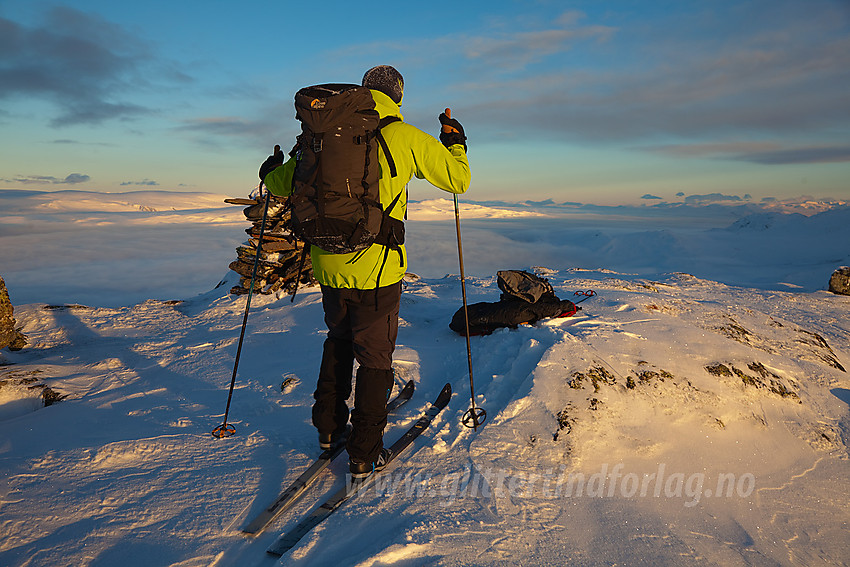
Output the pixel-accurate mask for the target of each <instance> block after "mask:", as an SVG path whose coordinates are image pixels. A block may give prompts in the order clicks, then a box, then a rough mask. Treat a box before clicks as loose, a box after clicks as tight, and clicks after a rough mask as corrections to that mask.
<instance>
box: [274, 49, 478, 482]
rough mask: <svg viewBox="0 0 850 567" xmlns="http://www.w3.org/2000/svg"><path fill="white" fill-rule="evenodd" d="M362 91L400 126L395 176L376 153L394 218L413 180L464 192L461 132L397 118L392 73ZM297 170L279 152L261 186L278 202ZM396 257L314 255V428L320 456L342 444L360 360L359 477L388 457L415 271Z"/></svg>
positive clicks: (392, 135) (391, 138)
mask: <svg viewBox="0 0 850 567" xmlns="http://www.w3.org/2000/svg"><path fill="white" fill-rule="evenodd" d="M362 85H363V86H364V87H367V88H369V89H370V91H371V93H372V97H373V99H374V101H375V109H376V110H377V111H378V113H379V115H380V118H382V119H383V118H385V117H397V118H398V119H399V120H398V121H395V122H392V123H390V124H388V125H386V126H384V127H383V128H382V129H381V133H382V135H383V137H384V139H385V140H386V143H387V147H388V149H389V153H390V155H391V156H392V159H393V161H394V162H395V168H396V173H397V175H396V176H395V177H391V176H390V175H389V174H388V172H389V171H390V168H389V165H388V160H387V156H386V155H384V152H383V150H382V149H379V150H378V161H379V164H380V171H381V177H380V181H379V188H380V201H381V205H382V206H383V208H384V209H385V210H386V209H388V208H389V207H390V205H391V204H392V203H393V201H396V203H395V205H393V206H392V209H391V210H390V213H389V214H390V216H392V217H393V218H395V219H398V220H399V221H401V220H403V219H404V218H405V216H406V210H407V194H406V191H405V187H406V185H407V183H408V181H410V179H411V178H413V177H414V176H416V177H417V178H419V179H426V180H427V181H429V182H430V183H431V184H433V185H434V186H436V187H438V188H439V189H442V190H444V191H448V192H450V193H463V192H465V191H466V190H467V188H468V187H469V181H470V171H469V162H468V161H467V159H466V143H465V140H466V137H465V135H464V132H463V127H462V126H461V125H460V123H459V122H458V121H457V120H455V119H452V118H450V117H448V116H446V115H445V114H441V115H440V122H441V124H442V131H441V133H440V141H437V139H435V138H434V137H433V136H431V135H429V134H426V133H425V132H423V131H421V130H419V129H418V128H415V127H414V126H411V125H409V124H406V123H404V122H403V121H402V120H403V118H402V116H401V112H400V111H399V107H400V106H401V102H402V98H403V96H404V79H403V78H402V76H401V74H400V73H399V72H398V71H397V70H396V69H395V68H393V67H391V66H389V65H379V66H377V67H373V68H372V69H369V70H368V71H367V72H366V74H365V75H364V76H363V81H362ZM294 169H295V159H294V158H293V159H290V160H289V161H287V163H286V164H283V154H282V153H279V152H276V153H275V155H272V156H269V158H268V159H267V160H266V162H265V163H264V164H263V166H262V167H261V168H260V179H262V180H263V181H264V182H265V184H266V187H267V188H268V189H269V191H271V192H272V193H273V194H275V195H289V194H290V193H291V190H292V176H293V172H294ZM385 222H386V221H385ZM391 248H392V249H391V250H389V249H388V248H387V246H384V245H382V244H378V243H375V244H372V245H371V246H370V247H369V248H367V249H366V250H363V251H361V252H356V253H351V254H332V253H329V252H326V251H324V250H322V249H320V248H317V247H316V246H313V247H311V249H310V256H311V258H312V263H313V274H314V276H315V277H316V279H317V280H318V282H319V283H320V284H321V288H322V306H323V307H324V312H325V323H326V324H327V327H328V334H327V339H326V340H325V343H324V352H323V355H322V363H321V367H320V369H319V378H318V383H317V386H316V391H315V393H314V395H313V396H314V398H315V400H316V402H315V404H314V405H313V424H314V425H315V426H316V428H317V429H318V431H319V444H320V446H321V448H323V449H325V448H330V447H332V446H333V445H334V444H335V443H337V442H340V439H341V438H342V436H343V435H344V434H345V432H346V428H347V424H348V420H349V409H348V404H347V402H346V400H347V399H348V398H349V396H350V395H351V378H352V371H353V368H354V360H355V359H356V360H357V362H358V363H359V368H358V369H357V380H356V386H355V389H354V390H355V391H354V409H353V411H352V412H351V414H350V418H351V431H350V434H349V436H348V440H347V443H346V448H347V450H348V455H349V468H350V471H351V474H352V476H353V477H354V478H364V477H366V476H368V475H370V474H371V473H372V472H373V471H376V470H380V469H382V468H383V466H384V465H385V464H386V460H387V458H388V456H389V455H388V454H387V451H386V450H385V449H383V433H384V427H385V426H386V423H387V411H386V403H387V399H388V397H389V394H390V392H391V391H392V388H393V383H394V380H393V369H392V354H393V351H394V350H395V341H396V337H397V334H398V314H399V303H400V298H401V280H402V278H403V277H404V274H405V272H406V271H407V253H406V251H405V249H404V245H403V244H401V245H397V246H392V247H391Z"/></svg>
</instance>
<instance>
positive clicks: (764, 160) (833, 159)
mask: <svg viewBox="0 0 850 567" xmlns="http://www.w3.org/2000/svg"><path fill="white" fill-rule="evenodd" d="M729 159H733V160H737V161H747V162H752V163H760V164H763V165H786V164H793V163H840V162H848V161H850V146H833V147H827V146H815V147H807V148H791V149H786V150H776V151H772V152H753V153H745V154H739V155H736V156H731V157H730V158H729Z"/></svg>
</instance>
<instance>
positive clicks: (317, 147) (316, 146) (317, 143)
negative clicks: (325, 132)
mask: <svg viewBox="0 0 850 567" xmlns="http://www.w3.org/2000/svg"><path fill="white" fill-rule="evenodd" d="M320 151H322V139H321V138H315V137H314V138H313V153H315V154H317V153H319V152H320Z"/></svg>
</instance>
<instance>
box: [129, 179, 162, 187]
mask: <svg viewBox="0 0 850 567" xmlns="http://www.w3.org/2000/svg"><path fill="white" fill-rule="evenodd" d="M128 185H143V186H147V187H153V186H157V185H159V183H157V182H156V181H153V180H151V179H142V180H141V181H124V182H122V183H121V186H122V187H126V186H128Z"/></svg>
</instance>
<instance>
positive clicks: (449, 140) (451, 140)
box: [440, 108, 466, 151]
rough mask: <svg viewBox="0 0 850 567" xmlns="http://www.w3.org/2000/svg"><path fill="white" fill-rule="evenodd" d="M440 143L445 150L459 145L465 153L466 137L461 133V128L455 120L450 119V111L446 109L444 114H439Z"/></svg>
mask: <svg viewBox="0 0 850 567" xmlns="http://www.w3.org/2000/svg"><path fill="white" fill-rule="evenodd" d="M440 124H441V125H442V127H441V128H440V141H441V142H443V145H444V146H446V147H447V148H448V147H449V146H453V145H454V144H460V145H461V146H463V149H464V151H466V135H465V134H464V132H463V126H461V124H460V122H458V121H457V120H456V119H454V118H452V109H451V108H447V109H446V111H445V112H443V113H442V114H440Z"/></svg>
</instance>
